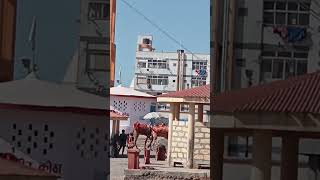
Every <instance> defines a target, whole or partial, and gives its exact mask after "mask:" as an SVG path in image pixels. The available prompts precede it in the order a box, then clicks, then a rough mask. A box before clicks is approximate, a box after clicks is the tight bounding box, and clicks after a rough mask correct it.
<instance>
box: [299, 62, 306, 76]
mask: <svg viewBox="0 0 320 180" xmlns="http://www.w3.org/2000/svg"><path fill="white" fill-rule="evenodd" d="M297 67H299V68H297V75H302V74H306V73H307V71H308V62H307V61H297Z"/></svg>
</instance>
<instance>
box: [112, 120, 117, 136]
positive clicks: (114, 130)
mask: <svg viewBox="0 0 320 180" xmlns="http://www.w3.org/2000/svg"><path fill="white" fill-rule="evenodd" d="M116 123H117V121H116V120H113V121H112V131H111V136H113V135H114V134H115V133H116V126H117V124H116Z"/></svg>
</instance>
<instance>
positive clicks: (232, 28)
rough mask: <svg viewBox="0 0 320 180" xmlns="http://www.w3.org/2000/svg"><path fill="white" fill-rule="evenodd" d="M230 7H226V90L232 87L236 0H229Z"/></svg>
mask: <svg viewBox="0 0 320 180" xmlns="http://www.w3.org/2000/svg"><path fill="white" fill-rule="evenodd" d="M229 5H230V8H228V14H230V16H229V29H228V33H229V34H228V37H229V42H228V51H227V52H228V53H227V58H226V59H227V70H226V71H227V72H226V81H227V82H226V90H227V91H230V90H232V88H233V83H234V81H233V79H234V61H235V60H234V43H235V42H234V38H235V20H236V0H230V3H229Z"/></svg>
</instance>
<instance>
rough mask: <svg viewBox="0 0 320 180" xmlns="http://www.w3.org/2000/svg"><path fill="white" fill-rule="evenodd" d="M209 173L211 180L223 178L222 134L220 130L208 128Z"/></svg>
mask: <svg viewBox="0 0 320 180" xmlns="http://www.w3.org/2000/svg"><path fill="white" fill-rule="evenodd" d="M210 132H211V134H210V144H211V147H212V149H211V152H210V153H212V154H210V167H211V168H210V173H212V179H214V180H222V177H223V154H224V133H223V130H221V129H215V128H210Z"/></svg>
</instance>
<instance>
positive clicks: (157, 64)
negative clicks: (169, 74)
mask: <svg viewBox="0 0 320 180" xmlns="http://www.w3.org/2000/svg"><path fill="white" fill-rule="evenodd" d="M168 67H169V66H168V61H167V60H156V59H154V60H148V68H156V69H167V68H168Z"/></svg>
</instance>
